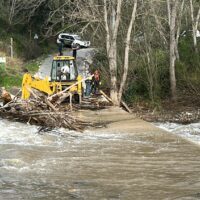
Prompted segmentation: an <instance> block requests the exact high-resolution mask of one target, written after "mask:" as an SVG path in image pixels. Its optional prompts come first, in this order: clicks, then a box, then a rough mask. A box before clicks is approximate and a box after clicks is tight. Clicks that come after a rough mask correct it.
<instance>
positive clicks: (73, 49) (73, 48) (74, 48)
mask: <svg viewBox="0 0 200 200" xmlns="http://www.w3.org/2000/svg"><path fill="white" fill-rule="evenodd" d="M77 50H78V47H77V44H75V43H72V56H73V57H74V58H75V59H76V55H77Z"/></svg>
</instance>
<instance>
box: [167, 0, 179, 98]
mask: <svg viewBox="0 0 200 200" xmlns="http://www.w3.org/2000/svg"><path fill="white" fill-rule="evenodd" d="M177 4H178V2H177V1H173V3H172V8H171V17H170V68H169V73H170V87H171V97H172V100H176V75H175V62H176V55H175V46H176V31H175V28H176V16H177Z"/></svg>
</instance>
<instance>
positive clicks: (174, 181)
mask: <svg viewBox="0 0 200 200" xmlns="http://www.w3.org/2000/svg"><path fill="white" fill-rule="evenodd" d="M0 138H1V139H0V199H2V200H4V199H5V200H7V199H8V200H10V199H11V200H12V199H15V200H16V199H17V200H18V199H19V200H21V199H42V200H44V199H47V200H49V199H50V200H51V199H52V200H54V199H69V200H70V199H84V200H85V199H86V200H90V199H91V200H93V199H94V200H95V199H97V200H107V199H109V200H118V199H130V200H132V199H142V200H143V199H144V200H145V199H152V200H156V199H198V198H199V196H200V150H199V148H197V147H196V146H195V145H191V143H188V142H186V141H184V140H182V139H180V138H177V137H174V136H173V135H171V134H165V133H163V134H162V133H161V134H159V135H157V134H155V133H149V134H134V133H132V134H128V133H127V134H124V133H123V134H122V133H119V132H113V133H106V132H90V131H86V132H84V133H78V132H74V131H67V130H64V129H60V130H59V132H58V131H52V132H49V133H44V134H38V133H37V127H35V126H28V125H24V124H20V123H13V122H12V123H10V122H8V121H5V120H0Z"/></svg>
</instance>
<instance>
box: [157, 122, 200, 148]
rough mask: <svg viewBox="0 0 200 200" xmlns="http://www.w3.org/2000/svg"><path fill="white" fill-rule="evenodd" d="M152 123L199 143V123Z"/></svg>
mask: <svg viewBox="0 0 200 200" xmlns="http://www.w3.org/2000/svg"><path fill="white" fill-rule="evenodd" d="M154 125H155V126H157V127H159V128H161V129H163V130H166V131H169V132H171V133H174V134H176V135H179V136H181V137H184V138H185V139H187V140H189V141H191V142H194V143H196V144H199V145H200V123H192V124H187V125H182V124H176V123H154Z"/></svg>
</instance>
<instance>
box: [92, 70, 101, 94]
mask: <svg viewBox="0 0 200 200" xmlns="http://www.w3.org/2000/svg"><path fill="white" fill-rule="evenodd" d="M99 85H100V72H99V70H98V69H96V70H95V72H94V76H93V89H92V90H93V94H98V92H99Z"/></svg>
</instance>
